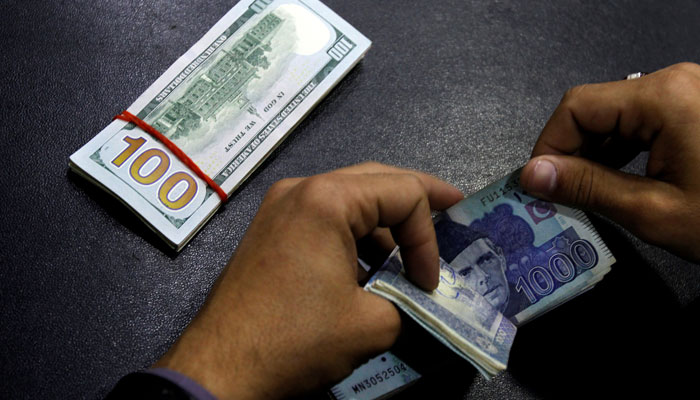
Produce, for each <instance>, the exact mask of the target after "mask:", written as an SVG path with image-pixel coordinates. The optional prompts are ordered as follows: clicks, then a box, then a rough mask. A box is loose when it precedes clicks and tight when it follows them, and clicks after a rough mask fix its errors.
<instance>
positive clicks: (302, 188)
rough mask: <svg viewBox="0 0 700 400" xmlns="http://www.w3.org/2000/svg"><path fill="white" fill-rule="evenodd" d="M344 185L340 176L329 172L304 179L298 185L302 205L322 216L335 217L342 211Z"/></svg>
mask: <svg viewBox="0 0 700 400" xmlns="http://www.w3.org/2000/svg"><path fill="white" fill-rule="evenodd" d="M343 189H344V187H343V185H342V183H340V182H339V180H338V177H330V176H329V175H327V174H324V175H315V176H312V177H309V178H306V179H304V180H303V181H302V182H301V183H299V184H298V185H297V190H298V192H297V196H298V200H299V202H300V203H301V207H304V208H306V209H308V210H311V211H313V212H314V213H315V214H317V215H319V216H320V217H322V218H324V217H334V216H338V215H340V214H341V213H342V211H343V208H342V204H343V202H342V199H343V197H345V194H344V190H343Z"/></svg>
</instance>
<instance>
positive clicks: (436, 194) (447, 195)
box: [333, 162, 464, 210]
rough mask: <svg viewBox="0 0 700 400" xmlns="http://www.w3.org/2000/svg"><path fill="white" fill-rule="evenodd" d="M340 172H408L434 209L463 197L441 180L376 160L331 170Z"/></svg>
mask: <svg viewBox="0 0 700 400" xmlns="http://www.w3.org/2000/svg"><path fill="white" fill-rule="evenodd" d="M333 173H340V174H410V175H414V176H416V177H417V178H418V179H419V180H420V181H421V183H422V184H423V185H424V186H425V189H426V191H427V192H428V194H429V201H430V207H431V208H432V209H434V210H444V209H446V208H449V207H450V206H452V205H454V204H455V203H457V202H458V201H460V200H462V199H463V198H464V194H462V192H461V191H460V190H459V189H457V188H456V187H454V186H452V185H450V184H449V183H447V182H444V181H443V180H441V179H439V178H437V177H435V176H432V175H429V174H426V173H423V172H420V171H414V170H409V169H403V168H398V167H394V166H391V165H385V164H381V163H377V162H365V163H362V164H357V165H352V166H350V167H345V168H341V169H338V170H335V171H333Z"/></svg>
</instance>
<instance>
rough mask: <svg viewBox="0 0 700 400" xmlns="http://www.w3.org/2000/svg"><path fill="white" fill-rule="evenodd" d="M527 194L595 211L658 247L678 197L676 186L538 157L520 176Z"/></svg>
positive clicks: (578, 161)
mask: <svg viewBox="0 0 700 400" xmlns="http://www.w3.org/2000/svg"><path fill="white" fill-rule="evenodd" d="M520 177H521V185H522V187H523V188H524V189H525V190H526V191H527V192H528V193H530V194H532V195H534V196H537V197H540V198H543V199H546V200H549V201H553V202H557V203H562V204H567V205H571V206H574V207H578V208H583V209H586V210H590V211H596V212H599V213H601V214H603V215H605V216H607V217H609V218H611V219H612V220H614V221H616V222H618V223H620V224H622V225H623V226H626V227H628V228H629V229H630V230H631V231H632V232H633V233H635V234H637V235H638V236H640V237H642V238H643V239H646V240H649V241H652V242H655V243H659V242H660V239H661V238H660V237H658V236H660V235H661V232H662V226H663V225H665V224H666V223H665V222H664V218H665V216H666V215H667V213H666V211H667V210H670V209H672V208H673V205H674V204H675V202H676V200H675V199H677V198H681V197H682V194H681V193H679V189H678V188H676V187H675V186H673V185H671V184H668V183H665V182H662V181H658V180H655V179H651V178H647V177H642V176H637V175H631V174H626V173H623V172H620V171H617V170H614V169H612V168H608V167H606V166H603V165H601V164H598V163H595V162H593V161H590V160H586V159H583V158H580V157H575V156H554V155H547V156H539V157H535V158H533V159H532V160H530V161H529V162H528V163H527V165H525V167H524V168H523V170H522V172H521V175H520Z"/></svg>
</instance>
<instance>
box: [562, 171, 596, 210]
mask: <svg viewBox="0 0 700 400" xmlns="http://www.w3.org/2000/svg"><path fill="white" fill-rule="evenodd" d="M594 182H595V170H594V169H593V168H592V167H591V166H589V165H583V166H582V167H581V168H580V169H579V170H578V171H577V172H576V174H575V177H574V179H573V181H572V183H571V185H570V186H569V190H568V192H569V198H570V199H571V202H572V203H573V204H576V205H578V206H581V207H584V208H589V207H594V206H595V204H593V202H594V199H595V198H596V197H594V196H593V185H594Z"/></svg>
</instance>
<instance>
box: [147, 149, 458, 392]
mask: <svg viewBox="0 0 700 400" xmlns="http://www.w3.org/2000/svg"><path fill="white" fill-rule="evenodd" d="M461 198H462V194H461V193H460V192H459V191H458V190H457V189H455V188H454V187H452V186H450V185H448V184H446V183H444V182H442V181H440V180H438V179H436V178H434V177H431V176H428V175H426V174H422V173H418V172H414V171H408V170H402V169H398V168H393V167H388V166H385V165H381V164H376V163H367V164H362V165H358V166H354V167H349V168H345V169H341V170H338V171H335V172H331V173H327V174H323V175H318V176H313V177H310V178H295V179H286V180H283V181H280V182H278V183H276V184H275V185H274V186H273V187H272V188H270V190H269V192H268V193H267V195H266V196H265V199H264V200H263V203H262V205H261V206H260V210H259V211H258V214H257V215H256V217H255V219H254V220H253V222H252V223H251V226H250V228H249V229H248V232H247V233H246V235H245V237H244V238H243V240H242V241H241V243H240V245H239V247H238V249H237V250H236V252H235V254H234V255H233V257H232V258H231V260H230V261H229V264H228V266H227V268H226V270H225V271H224V272H223V273H222V275H221V277H220V278H219V280H218V281H217V283H216V285H215V286H214V289H213V290H212V293H211V294H210V297H209V298H208V300H207V303H206V304H205V306H204V308H203V309H202V310H201V311H200V313H199V315H198V316H197V317H196V319H195V320H194V321H193V322H192V324H191V325H190V326H189V327H188V328H187V329H186V330H185V332H184V333H183V335H182V336H181V338H180V339H179V340H178V342H177V343H176V344H175V345H174V346H173V347H172V348H171V349H170V350H169V351H168V353H166V355H165V356H164V357H163V358H162V359H161V360H160V361H159V362H158V363H157V364H156V365H155V366H157V367H166V368H170V369H173V370H176V371H179V372H181V373H184V374H185V375H188V376H190V377H191V378H193V379H195V380H196V381H198V382H199V383H200V384H202V385H203V386H204V387H206V388H208V389H209V390H210V391H211V392H212V393H213V394H215V395H216V396H218V397H220V398H235V399H248V398H280V397H286V396H288V395H292V394H299V393H301V392H303V391H306V390H309V389H312V388H316V387H318V386H320V385H323V384H329V383H331V382H334V381H338V380H340V379H342V378H343V377H345V376H346V375H348V374H349V373H350V372H352V370H353V368H355V367H356V366H358V365H359V364H360V363H362V362H364V361H366V360H367V358H369V357H370V356H372V355H374V354H377V353H379V352H381V351H383V350H385V349H387V348H389V347H390V346H391V345H392V344H393V342H394V341H395V340H396V337H397V335H398V333H399V328H400V319H399V314H398V312H397V311H396V309H395V308H394V307H393V305H392V304H391V303H390V302H388V301H386V300H384V299H382V298H380V297H378V296H375V295H373V294H370V293H367V292H365V291H364V290H363V289H362V288H361V287H360V286H359V285H358V284H357V251H356V247H355V242H356V240H358V239H360V238H362V237H364V236H367V235H370V234H373V233H374V234H376V232H377V230H378V229H380V228H381V227H390V228H391V234H392V236H393V239H394V240H395V241H396V243H398V244H399V245H400V246H401V253H402V256H403V259H404V260H405V263H406V269H407V274H408V275H409V277H410V278H411V279H412V280H413V281H414V282H415V283H416V284H417V285H419V286H421V287H422V288H424V289H426V290H432V289H434V288H436V287H437V284H438V277H439V264H438V248H437V243H436V240H435V232H434V229H433V224H432V220H431V216H430V210H431V208H433V209H444V208H447V207H449V206H451V205H452V204H454V203H456V202H457V201H459V200H460V199H461ZM380 236H381V235H380Z"/></svg>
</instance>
